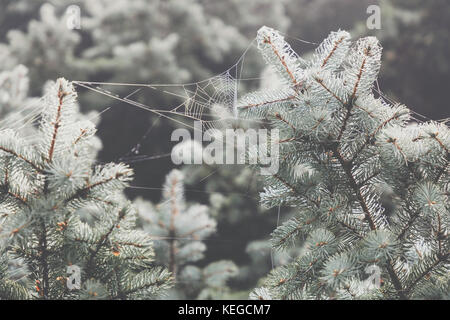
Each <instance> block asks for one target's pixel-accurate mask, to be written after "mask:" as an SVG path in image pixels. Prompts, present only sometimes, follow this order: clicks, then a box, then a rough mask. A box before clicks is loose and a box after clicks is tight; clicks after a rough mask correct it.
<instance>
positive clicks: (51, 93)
mask: <svg viewBox="0 0 450 320" xmlns="http://www.w3.org/2000/svg"><path fill="white" fill-rule="evenodd" d="M75 100H76V93H75V91H74V89H73V87H72V85H71V83H69V82H68V81H66V80H64V79H59V80H58V81H56V83H54V84H53V85H52V87H51V88H49V89H48V93H47V95H46V96H45V97H44V98H43V99H42V100H41V106H42V109H41V110H42V112H41V119H40V125H39V130H37V131H36V133H35V136H34V137H32V138H23V137H20V136H19V135H18V134H17V132H16V131H15V130H12V129H3V130H2V132H1V134H0V181H1V182H0V184H1V189H0V216H1V221H0V235H1V239H2V247H1V249H2V251H1V254H2V255H1V260H0V298H1V299H18V298H20V299H22V298H38V299H68V298H70V299H77V298H78V299H89V298H94V299H102V298H108V299H128V298H151V297H154V296H156V295H157V294H158V293H160V292H161V290H162V289H165V288H167V287H168V286H169V285H170V274H169V273H168V272H167V271H166V270H164V269H161V268H159V267H154V266H153V250H152V246H151V240H150V238H149V237H148V236H147V235H146V234H145V233H143V232H142V231H138V230H135V229H133V228H134V225H135V221H136V218H137V215H136V213H135V210H134V209H133V207H132V206H131V205H130V203H129V202H128V201H127V200H126V199H125V197H124V195H123V190H124V188H125V187H126V186H127V184H128V182H129V181H130V180H131V178H132V174H133V172H132V170H131V169H130V168H128V167H127V166H126V165H123V164H113V163H109V164H105V165H95V160H94V157H95V153H93V152H92V148H91V147H90V143H91V142H92V138H93V136H94V134H95V126H94V124H93V123H91V122H89V121H87V120H84V121H83V120H78V119H77V118H78V117H77V116H76V111H77V109H76V104H75ZM94 165H95V166H94ZM8 261H9V262H8ZM8 266H9V267H8ZM11 266H13V268H11ZM77 270H78V271H77ZM73 272H75V273H79V274H80V279H79V281H77V279H76V276H77V275H76V274H72V275H71V274H70V273H73ZM18 275H20V277H18ZM72 276H73V277H72Z"/></svg>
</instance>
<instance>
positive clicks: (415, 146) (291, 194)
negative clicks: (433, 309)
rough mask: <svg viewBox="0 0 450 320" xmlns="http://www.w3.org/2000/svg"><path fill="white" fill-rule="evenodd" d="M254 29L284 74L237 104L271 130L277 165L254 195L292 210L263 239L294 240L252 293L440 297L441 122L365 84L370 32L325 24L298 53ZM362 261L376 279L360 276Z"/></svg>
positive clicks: (373, 64)
mask: <svg viewBox="0 0 450 320" xmlns="http://www.w3.org/2000/svg"><path fill="white" fill-rule="evenodd" d="M257 40H258V47H259V49H260V50H261V53H262V55H263V57H264V58H265V60H266V62H267V63H268V64H270V65H271V66H272V67H273V68H274V69H275V70H276V71H277V72H278V74H279V75H280V77H281V78H282V79H284V86H283V88H282V89H277V90H272V91H271V90H263V91H259V92H255V93H252V94H249V95H247V96H245V97H244V98H243V99H242V100H241V101H240V104H239V109H240V112H241V114H242V115H243V116H245V117H250V118H258V119H266V120H267V121H268V122H269V124H270V126H271V128H272V129H278V130H279V131H280V140H279V141H271V142H270V143H277V144H279V147H280V159H279V161H280V170H279V172H277V173H274V174H273V175H271V176H267V177H266V181H265V183H266V187H265V189H264V192H262V193H261V203H262V204H263V205H266V206H278V205H289V206H293V207H295V208H296V210H297V213H296V215H295V216H294V217H293V218H292V219H290V220H289V221H287V222H286V223H284V224H283V225H281V226H280V227H278V228H277V229H276V230H275V231H274V232H273V233H272V245H273V246H274V247H275V248H277V249H285V248H288V247H289V245H290V244H292V243H293V242H294V241H295V240H296V239H299V238H304V239H305V244H304V246H303V248H302V254H301V255H300V256H299V257H298V258H297V259H296V260H295V261H294V262H292V263H290V264H288V265H287V266H284V267H280V268H277V269H275V270H274V271H273V272H271V273H270V275H269V276H268V277H267V279H266V281H265V283H264V286H263V287H262V288H259V289H256V290H255V291H254V292H253V293H252V297H253V298H261V299H264V298H275V299H288V298H302V299H307V298H315V299H336V298H337V299H339V298H384V299H410V298H448V293H449V285H450V276H449V275H450V273H449V267H450V265H449V262H450V261H449V247H450V243H449V238H448V228H449V222H450V216H449V209H450V208H449V201H448V193H449V188H450V183H449V182H450V179H449V149H450V131H449V128H448V127H447V126H446V125H445V124H443V123H438V122H428V123H420V124H418V123H414V122H411V121H410V114H409V110H408V109H407V108H406V107H404V106H403V105H390V104H388V103H387V102H385V101H384V100H382V99H381V98H376V97H375V96H374V95H373V93H372V88H373V84H374V82H375V80H376V78H377V75H378V71H379V69H380V65H381V46H380V45H379V44H378V41H377V39H376V38H374V37H367V38H362V39H359V40H358V41H356V42H351V40H350V36H349V34H348V33H347V32H345V31H337V32H332V33H331V34H330V35H329V36H328V38H326V39H325V40H324V41H323V42H322V44H321V45H320V46H319V47H318V48H317V50H316V52H315V54H314V55H313V57H312V58H311V59H310V60H304V59H302V58H301V57H300V56H298V55H297V54H296V53H295V52H294V51H293V50H292V49H291V47H290V46H289V44H287V43H286V42H285V41H284V39H283V37H282V36H281V35H280V34H279V33H278V32H277V31H275V30H273V29H270V28H267V27H263V28H261V29H260V30H259V32H258V36H257ZM370 270H376V271H375V273H377V272H378V271H379V273H380V281H377V282H376V283H375V284H371V283H369V282H368V280H367V279H366V278H367V277H368V276H369V275H368V274H366V271H370ZM375 275H376V274H375ZM370 279H371V278H370Z"/></svg>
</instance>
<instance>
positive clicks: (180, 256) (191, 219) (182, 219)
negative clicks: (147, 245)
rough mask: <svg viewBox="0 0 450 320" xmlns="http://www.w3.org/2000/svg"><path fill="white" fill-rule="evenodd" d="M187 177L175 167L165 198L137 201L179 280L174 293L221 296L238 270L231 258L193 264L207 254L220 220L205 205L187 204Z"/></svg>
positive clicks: (164, 259) (159, 250)
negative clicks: (155, 202)
mask: <svg viewBox="0 0 450 320" xmlns="http://www.w3.org/2000/svg"><path fill="white" fill-rule="evenodd" d="M183 180H184V177H183V174H182V172H181V171H179V170H172V171H171V172H170V173H169V174H168V175H167V177H166V182H165V184H164V187H163V198H162V201H161V203H160V204H158V205H157V206H153V205H152V204H151V203H150V202H147V201H144V200H142V199H137V200H136V201H135V203H136V207H137V208H138V211H139V216H140V218H141V221H142V225H143V229H144V231H146V232H147V233H148V234H149V235H150V236H151V237H154V238H155V239H156V240H157V242H156V245H157V246H156V247H155V250H156V259H157V261H158V262H159V263H160V264H163V265H166V266H167V267H168V268H169V271H170V272H171V273H172V274H173V276H174V278H175V281H176V282H177V287H176V291H175V292H173V297H176V298H196V297H197V298H199V299H206V298H214V299H217V298H220V297H221V296H223V295H224V294H226V293H227V292H228V289H227V288H226V282H227V280H228V279H229V278H231V277H233V276H235V275H236V273H237V267H236V265H235V264H234V263H233V262H231V261H225V260H222V261H216V262H212V263H210V264H208V265H207V266H206V267H204V268H200V267H198V266H195V265H192V263H195V262H197V261H199V260H201V259H202V258H203V256H204V252H205V250H206V245H205V243H204V241H205V239H206V238H207V237H208V236H210V235H211V234H212V233H214V232H215V231H216V225H217V223H216V221H215V220H214V219H213V218H212V217H211V216H210V215H209V212H208V211H209V209H208V207H207V206H205V205H200V204H191V205H189V206H188V205H187V204H186V202H185V199H184V181H183Z"/></svg>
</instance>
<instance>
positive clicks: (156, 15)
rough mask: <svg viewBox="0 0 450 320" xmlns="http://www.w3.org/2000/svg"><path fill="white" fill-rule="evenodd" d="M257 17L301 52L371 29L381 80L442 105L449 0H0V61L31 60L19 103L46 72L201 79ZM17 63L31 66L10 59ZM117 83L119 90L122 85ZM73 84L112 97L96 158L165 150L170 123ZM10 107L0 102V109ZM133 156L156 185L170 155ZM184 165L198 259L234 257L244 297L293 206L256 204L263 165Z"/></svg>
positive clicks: (432, 112)
mask: <svg viewBox="0 0 450 320" xmlns="http://www.w3.org/2000/svg"><path fill="white" fill-rule="evenodd" d="M371 4H377V5H379V6H380V8H381V29H380V30H369V29H368V28H367V25H366V20H367V18H368V16H369V14H368V13H367V12H366V10H367V7H368V6H369V5H371ZM70 5H77V6H79V7H80V9H81V29H79V30H70V29H68V28H67V26H66V17H65V12H66V10H67V8H68V6H70ZM262 25H267V26H270V27H273V28H275V29H278V30H280V31H282V32H284V33H285V34H286V37H287V39H288V41H290V42H291V44H292V46H293V48H294V49H295V50H296V51H297V52H299V53H300V54H308V53H309V52H310V51H311V50H312V49H314V46H313V45H311V44H310V43H305V42H303V41H301V40H306V41H308V42H316V43H318V42H320V41H321V40H322V39H323V38H324V37H325V36H326V35H327V34H328V33H329V32H330V31H332V30H337V29H339V28H340V29H346V30H348V31H350V32H351V33H352V35H353V36H354V37H355V38H356V37H358V36H364V35H376V36H377V37H378V38H379V39H380V40H381V43H382V45H383V48H384V52H383V65H382V70H381V78H380V82H379V86H380V88H381V90H382V91H383V92H384V93H385V94H387V96H388V97H390V98H391V99H394V100H396V101H401V102H402V103H404V104H406V105H407V106H408V107H409V108H411V109H412V110H413V111H415V112H418V113H420V114H422V115H424V116H425V117H428V118H431V119H435V120H438V119H442V118H445V117H448V116H449V112H448V107H447V106H446V103H447V102H446V101H447V99H445V97H444V94H445V92H446V89H447V88H448V83H450V72H449V68H450V64H449V59H448V57H449V56H450V47H449V46H450V45H449V43H450V41H449V40H450V39H449V30H450V4H449V3H448V0H428V1H419V0H380V1H370V0H314V1H313V0H276V1H274V0H165V1H163V0H115V1H107V0H97V1H88V0H48V1H44V0H0V72H1V73H2V74H3V75H6V74H8V75H9V74H11V73H13V70H14V69H15V68H16V67H17V66H18V65H20V64H22V65H24V66H25V67H26V68H27V69H28V77H29V83H28V80H27V90H26V92H28V97H25V96H24V97H20V99H19V100H17V99H16V100H17V101H15V103H16V104H15V105H14V106H16V105H18V104H21V103H22V102H23V103H25V101H29V100H33V99H30V98H31V97H38V96H40V95H41V93H42V91H43V87H44V86H45V84H46V82H47V81H48V80H54V79H56V78H58V77H65V78H67V79H69V80H84V81H101V82H124V83H125V82H129V83H153V84H155V83H185V82H193V81H199V80H202V79H205V78H208V77H211V76H213V75H216V74H219V73H221V72H223V71H224V70H227V69H228V68H229V67H230V66H232V65H233V64H234V63H235V62H236V61H237V60H238V59H239V57H240V56H241V55H242V53H243V52H244V51H245V50H246V48H247V47H248V45H249V43H250V42H251V41H252V40H253V39H254V37H255V35H256V31H257V30H258V29H259V27H260V26H262ZM245 66H246V68H247V72H246V75H247V76H254V77H259V76H260V74H261V71H262V70H263V69H264V66H263V61H262V59H261V58H260V57H259V55H258V54H257V52H256V50H253V51H249V52H248V54H247V55H246V57H245ZM8 72H9V73H8ZM14 74H23V75H26V74H27V72H26V70H23V69H16V71H15V73H14ZM0 78H1V77H0ZM266 82H267V80H266ZM253 85H254V86H258V85H262V86H265V85H273V84H272V83H270V81H269V84H267V83H266V84H264V83H258V82H256V83H254V84H253ZM123 89H127V88H122V89H120V88H119V91H118V93H120V94H124V93H126V91H123V92H121V91H120V90H123ZM244 90H245V88H244ZM128 92H129V90H128ZM79 96H80V108H81V110H82V111H83V112H87V111H93V110H95V111H102V110H104V109H105V108H106V107H111V108H110V109H108V110H107V112H104V113H102V114H101V119H100V123H99V125H98V128H99V131H98V136H99V137H100V139H101V140H102V145H103V148H102V149H101V150H100V151H99V161H105V162H106V161H118V160H121V159H123V158H124V157H129V156H133V155H138V154H139V155H160V154H167V153H170V151H171V148H172V146H173V145H171V144H170V143H169V140H170V133H171V131H172V130H173V129H174V127H175V126H176V123H174V122H170V121H164V120H161V119H159V118H156V117H155V116H154V115H152V114H151V113H149V112H146V111H145V110H140V109H138V108H135V107H133V106H130V105H127V104H124V103H121V102H117V101H114V100H111V99H108V98H106V97H104V96H102V95H98V94H93V93H92V92H89V91H86V90H82V89H81V88H80V90H79ZM139 99H141V101H142V102H144V103H146V104H150V105H153V106H173V105H175V100H174V99H173V97H171V96H170V95H163V94H158V93H157V92H150V91H149V93H145V94H143V95H141V96H140V97H139ZM18 101H19V102H20V103H17V102H18ZM5 110H6V107H4V106H3V107H1V106H0V111H1V112H0V114H2V116H3V113H5ZM150 127H152V129H151V132H149V131H148V130H149V128H150ZM131 165H132V167H133V168H134V169H135V172H136V178H135V181H134V184H135V185H138V186H146V187H150V188H155V189H157V188H159V187H160V186H161V185H162V183H163V181H164V177H165V175H166V174H167V173H168V172H169V171H170V170H171V169H172V168H173V167H174V165H173V164H172V163H171V161H170V158H168V157H162V158H160V159H154V160H151V161H143V162H132V163H131ZM181 169H182V170H183V171H184V172H185V183H186V194H187V198H188V199H192V201H195V202H200V203H203V204H206V205H208V206H209V207H210V214H211V215H212V216H213V217H214V219H216V220H217V222H218V224H217V232H215V233H214V235H212V236H211V237H210V238H209V239H207V240H205V241H207V250H206V252H205V254H204V258H203V259H202V260H201V261H199V262H198V263H197V265H198V266H199V267H205V266H207V265H208V264H209V263H211V262H213V261H217V260H220V259H226V260H230V261H233V262H234V263H235V264H236V265H238V266H239V274H238V275H237V276H236V277H234V278H233V279H231V280H230V283H229V285H230V287H231V288H232V290H234V291H232V292H236V294H237V296H241V297H245V296H246V294H247V292H248V291H249V290H250V289H251V288H253V287H254V286H255V284H256V282H257V281H258V279H259V278H260V277H261V276H263V275H264V274H266V273H267V271H268V270H270V268H272V267H273V264H275V265H276V264H280V263H285V262H287V261H288V260H289V259H290V257H291V256H292V255H295V252H289V253H285V252H284V253H273V252H272V251H271V249H270V245H269V243H268V242H267V241H265V239H268V238H269V232H270V231H271V230H273V229H274V225H275V224H277V223H281V221H282V220H284V219H286V218H287V217H288V216H289V209H288V208H280V211H281V214H280V216H278V212H277V210H270V211H266V210H264V209H263V208H261V207H260V206H259V203H258V192H259V190H260V186H259V184H258V175H257V174H255V173H254V172H252V171H251V170H250V169H248V168H243V167H239V166H206V165H205V166H189V167H185V168H181ZM160 194H161V193H160V191H159V190H142V189H139V190H136V189H132V190H130V191H129V192H128V195H129V196H130V197H131V198H136V197H138V196H139V197H142V198H144V199H147V200H150V201H152V202H158V201H159V200H160ZM279 218H280V219H281V221H280V220H279Z"/></svg>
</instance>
